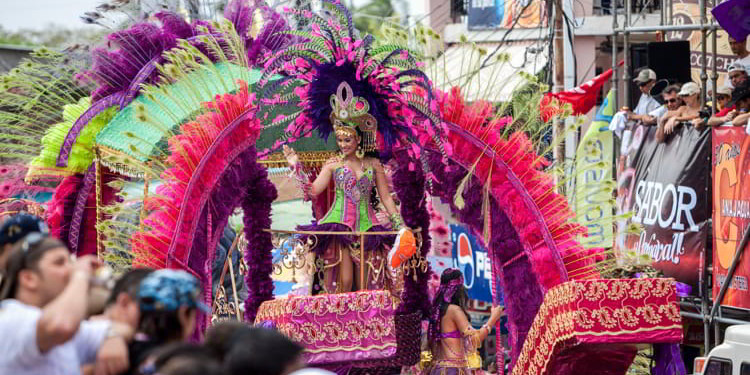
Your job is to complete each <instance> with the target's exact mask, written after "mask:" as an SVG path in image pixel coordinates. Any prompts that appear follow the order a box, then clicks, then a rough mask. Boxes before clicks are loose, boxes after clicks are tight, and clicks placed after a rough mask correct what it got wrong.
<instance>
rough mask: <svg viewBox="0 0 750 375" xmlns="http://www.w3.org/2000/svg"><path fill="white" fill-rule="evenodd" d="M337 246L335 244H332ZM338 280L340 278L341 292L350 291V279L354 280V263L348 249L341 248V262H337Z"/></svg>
mask: <svg viewBox="0 0 750 375" xmlns="http://www.w3.org/2000/svg"><path fill="white" fill-rule="evenodd" d="M334 246H337V245H334ZM339 280H341V289H339V288H336V289H339V290H341V292H342V293H346V292H351V291H352V281H354V264H353V263H352V256H351V254H349V249H341V263H340V264H339Z"/></svg>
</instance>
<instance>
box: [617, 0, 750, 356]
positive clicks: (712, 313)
mask: <svg viewBox="0 0 750 375" xmlns="http://www.w3.org/2000/svg"><path fill="white" fill-rule="evenodd" d="M708 2H709V0H699V1H698V8H699V12H700V14H699V18H700V20H699V21H700V22H699V23H698V24H690V25H676V24H674V9H673V6H674V0H664V1H663V4H662V5H663V6H662V8H661V15H660V25H659V26H639V27H635V26H632V25H631V16H632V6H631V5H632V4H631V3H632V0H624V3H625V4H624V12H623V13H624V14H623V15H624V17H623V25H622V26H619V21H618V14H617V1H612V2H611V13H612V35H611V37H612V72H613V74H612V78H611V82H612V90H613V92H614V100H615V103H614V107H615V108H620V105H619V103H618V84H619V78H618V73H619V72H618V64H617V49H618V40H617V38H618V36H619V35H622V39H623V43H622V47H623V60H624V64H623V66H622V69H623V71H622V80H623V88H622V89H623V98H624V100H626V101H627V100H628V98H630V79H631V76H630V34H631V33H650V32H664V33H666V32H670V31H700V33H701V63H700V65H701V68H700V69H701V72H700V81H701V82H700V84H701V87H702V88H703V89H702V90H701V102H702V103H705V102H706V94H707V90H706V88H707V87H706V82H707V81H708V79H709V75H708V69H709V67H708V66H707V61H706V57H707V56H709V53H708V51H707V50H706V49H707V47H706V42H707V40H708V37H709V35H708V34H709V33H710V34H711V35H710V37H711V41H712V43H711V52H710V55H711V56H712V62H711V67H710V72H711V76H710V79H711V82H712V88H713V91H714V92H716V90H717V86H718V80H719V74H718V72H717V70H716V60H717V59H716V57H717V52H716V33H717V31H718V30H721V27H720V26H719V25H718V24H716V20H715V19H713V18H711V20H710V21H709V20H708V13H707V8H708ZM711 3H712V4H711V5H712V7H713V6H716V5H717V4H718V3H720V0H713V1H712V2H711ZM715 113H716V100H712V114H715ZM707 162H708V163H709V164H710V163H711V160H710V159H709V160H708V161H707ZM710 182H711V181H710V178H709V179H707V182H706V183H707V185H708V184H709V183H710ZM708 191H709V190H708V186H706V190H705V192H706V195H708ZM707 199H712V197H710V196H708V197H707ZM709 220H710V219H709ZM712 224H713V223H712ZM709 228H711V226H709ZM709 230H710V229H709ZM709 238H710V237H709V236H706V241H708V239H709ZM749 239H750V230H747V231H745V233H744V236H743V238H742V240H741V242H740V245H739V246H738V248H737V251H736V252H735V255H734V259H732V264H731V266H730V268H729V270H728V271H727V277H726V279H725V280H724V283H723V284H722V285H721V288H720V290H719V294H718V296H717V298H716V299H715V300H713V301H712V300H711V290H709V289H708V281H709V279H708V278H709V277H711V273H710V270H711V269H710V268H709V267H708V261H707V254H706V252H707V251H703V252H701V255H700V257H701V259H700V266H699V270H698V272H699V277H698V279H699V288H698V289H699V298H700V313H692V312H687V311H683V309H681V311H680V314H681V315H682V316H683V317H685V318H691V319H698V320H701V321H702V323H703V334H704V337H703V342H704V347H705V349H704V350H705V354H704V355H707V354H708V352H709V351H710V350H711V349H712V348H713V347H712V346H711V335H710V332H711V328H712V327H713V330H714V340H713V341H714V345H719V344H720V338H721V327H720V325H719V323H724V324H748V323H750V320H741V319H733V318H728V317H723V316H722V308H723V306H722V305H721V301H722V300H723V299H724V295H725V294H726V292H727V289H728V287H729V285H730V284H731V282H732V279H733V277H734V271H735V269H736V268H737V265H738V264H739V260H740V259H741V257H742V254H743V252H744V250H745V247H746V246H747V243H748V240H749ZM709 245H710V244H708V243H707V244H706V246H705V248H706V249H709V248H711V246H709Z"/></svg>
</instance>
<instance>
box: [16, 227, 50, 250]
mask: <svg viewBox="0 0 750 375" xmlns="http://www.w3.org/2000/svg"><path fill="white" fill-rule="evenodd" d="M45 238H47V235H46V234H44V233H39V232H31V233H29V234H28V235H26V237H24V238H23V240H22V241H23V242H21V251H23V253H24V255H25V254H27V253H28V252H29V250H30V249H33V248H35V247H37V246H38V245H39V244H40V243H42V241H44V239H45Z"/></svg>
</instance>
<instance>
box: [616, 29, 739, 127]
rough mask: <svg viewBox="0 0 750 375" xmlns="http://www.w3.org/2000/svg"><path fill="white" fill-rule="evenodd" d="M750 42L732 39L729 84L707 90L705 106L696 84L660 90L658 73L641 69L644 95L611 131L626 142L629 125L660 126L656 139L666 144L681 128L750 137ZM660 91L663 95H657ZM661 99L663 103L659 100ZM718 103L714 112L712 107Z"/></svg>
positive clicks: (638, 80)
mask: <svg viewBox="0 0 750 375" xmlns="http://www.w3.org/2000/svg"><path fill="white" fill-rule="evenodd" d="M746 43H747V41H746V40H741V41H737V40H734V39H732V38H731V37H730V38H729V45H730V48H731V49H732V52H733V53H734V54H735V55H736V57H737V59H736V60H735V61H734V62H733V63H732V64H731V65H730V66H729V69H728V71H727V80H726V82H725V84H724V85H723V86H722V87H719V88H718V89H716V90H707V92H706V102H703V101H702V95H701V93H702V89H701V87H700V86H699V85H698V84H696V83H695V82H684V83H681V84H680V83H675V84H671V85H669V84H667V85H665V87H663V88H660V86H659V83H660V81H661V82H663V83H665V84H666V83H667V81H666V80H659V79H658V77H657V75H656V73H655V72H654V71H653V70H651V69H649V68H644V69H641V70H640V71H639V72H638V74H637V76H636V77H635V79H634V80H633V81H634V82H635V83H636V84H637V85H638V88H639V89H640V92H641V95H640V98H639V100H638V103H637V105H636V107H635V108H634V109H633V110H632V111H631V110H630V109H629V108H623V110H622V111H621V112H619V113H618V114H617V115H616V116H615V117H614V118H613V121H612V123H611V125H610V128H611V129H612V130H613V131H615V133H616V134H618V136H620V137H622V138H623V140H624V141H626V138H627V137H628V135H627V134H626V133H627V131H623V130H625V129H626V128H627V124H628V123H630V124H632V123H641V124H643V125H647V126H657V131H656V139H657V140H659V141H664V140H665V139H667V137H668V136H669V135H670V134H672V133H673V132H674V131H675V129H676V128H677V127H678V126H681V125H692V126H694V127H695V128H696V129H698V130H701V129H703V128H705V127H706V126H722V125H731V126H743V127H745V128H746V130H747V132H748V134H750V80H748V75H749V74H750V52H748V50H747V46H746ZM655 90H658V91H660V92H656V93H655V92H654V91H655ZM657 96H660V97H661V99H662V100H661V103H659V101H658V100H657V98H656V97H657ZM712 102H715V104H716V106H715V112H714V111H713V103H712Z"/></svg>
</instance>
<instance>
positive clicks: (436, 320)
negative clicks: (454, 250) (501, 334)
mask: <svg viewBox="0 0 750 375" xmlns="http://www.w3.org/2000/svg"><path fill="white" fill-rule="evenodd" d="M468 300H469V297H468V294H467V292H466V287H465V286H464V276H463V274H462V273H461V271H459V270H457V269H455V268H449V269H446V270H445V271H443V274H442V276H440V288H439V289H438V291H437V293H436V294H435V300H434V301H433V303H432V308H431V309H430V316H429V319H430V324H429V329H428V331H427V335H428V337H427V339H428V342H429V345H430V350H431V351H432V362H431V363H430V364H429V365H428V366H427V367H426V368H425V371H424V373H425V374H430V375H474V374H478V373H481V367H482V360H481V358H480V357H479V353H477V349H479V347H480V346H481V345H482V342H483V341H484V339H485V338H487V335H489V333H490V331H491V330H492V327H494V326H495V323H497V321H498V320H499V319H500V318H501V317H502V316H503V315H505V312H504V309H503V307H501V306H496V307H493V308H492V314H491V315H490V319H489V320H488V321H487V323H485V325H483V326H482V327H481V328H479V329H478V330H475V329H473V328H472V327H471V324H469V314H468V313H467V312H466V305H467V303H468Z"/></svg>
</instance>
